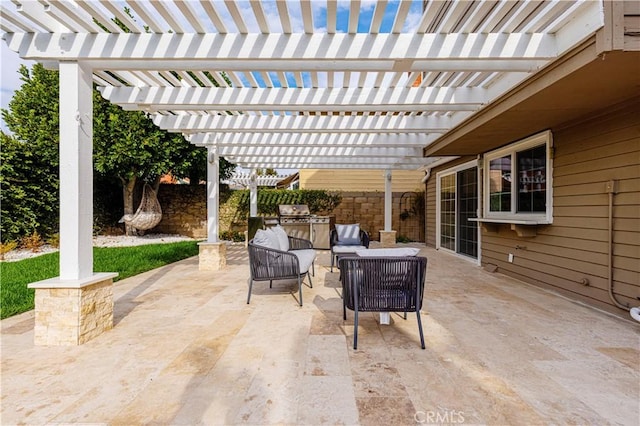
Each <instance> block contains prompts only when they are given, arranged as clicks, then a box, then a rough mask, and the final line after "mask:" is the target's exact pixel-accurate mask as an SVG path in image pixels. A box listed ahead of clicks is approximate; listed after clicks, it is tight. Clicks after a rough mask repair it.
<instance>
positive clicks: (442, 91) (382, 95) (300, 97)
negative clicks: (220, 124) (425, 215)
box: [102, 87, 488, 112]
mask: <svg viewBox="0 0 640 426" xmlns="http://www.w3.org/2000/svg"><path fill="white" fill-rule="evenodd" d="M102 95H103V96H104V97H105V99H108V100H109V101H111V102H113V103H115V104H118V105H121V106H122V107H127V106H133V107H134V109H139V108H142V109H148V110H151V111H160V110H194V109H195V110H204V109H207V110H212V111H227V110H253V111H267V110H285V111H287V110H291V111H298V110H312V111H347V112H351V111H370V110H376V109H380V110H384V111H409V112H410V111H414V110H416V109H422V110H444V111H451V110H457V111H474V110H476V109H478V108H479V107H480V106H481V105H482V104H483V103H485V102H487V101H488V98H487V92H486V90H485V89H481V88H448V87H442V88H432V87H397V88H389V89H381V88H380V89H374V88H353V89H348V88H334V89H307V88H302V89H299V88H217V87H210V88H207V87H143V88H138V87H117V88H116V87H105V88H104V89H102Z"/></svg>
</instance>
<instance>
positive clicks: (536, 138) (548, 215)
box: [479, 130, 553, 224]
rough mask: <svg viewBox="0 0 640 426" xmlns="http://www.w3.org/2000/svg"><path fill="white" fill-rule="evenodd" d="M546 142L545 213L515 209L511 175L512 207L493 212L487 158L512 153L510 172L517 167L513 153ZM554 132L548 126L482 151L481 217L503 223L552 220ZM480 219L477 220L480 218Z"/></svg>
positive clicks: (544, 222)
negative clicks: (530, 134)
mask: <svg viewBox="0 0 640 426" xmlns="http://www.w3.org/2000/svg"><path fill="white" fill-rule="evenodd" d="M542 144H545V146H546V153H547V154H546V155H547V170H546V176H545V178H546V182H547V188H546V189H547V194H546V196H547V199H546V205H547V209H546V212H544V213H517V212H516V208H517V202H516V199H515V198H516V194H517V190H518V188H517V183H518V182H517V179H511V197H512V198H511V211H510V212H492V211H490V210H489V206H490V204H489V196H490V194H489V188H490V183H489V177H490V176H489V175H490V173H489V170H490V169H489V162H490V161H491V160H493V159H496V158H500V157H504V156H506V155H511V156H512V161H511V167H512V176H515V175H516V174H515V173H513V168H515V167H517V164H516V161H515V153H516V152H519V151H524V150H527V149H529V148H533V147H535V146H539V145H542ZM552 152H553V135H552V133H551V131H550V130H546V131H544V132H541V133H538V134H535V135H533V136H530V137H528V138H526V139H523V140H520V141H518V142H514V143H512V144H510V145H507V146H505V147H503V148H500V149H497V150H495V151H490V152H487V153H485V154H484V155H483V161H482V165H483V174H484V176H483V187H484V191H483V192H484V193H483V197H482V201H483V203H482V204H483V213H484V214H483V218H482V219H487V220H486V221H491V222H504V223H520V222H527V223H530V224H551V223H553V155H552ZM482 219H479V221H482Z"/></svg>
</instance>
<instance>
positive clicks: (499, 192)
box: [484, 131, 553, 223]
mask: <svg viewBox="0 0 640 426" xmlns="http://www.w3.org/2000/svg"><path fill="white" fill-rule="evenodd" d="M552 145H553V140H552V136H551V132H550V131H546V132H543V133H539V134H537V135H534V136H531V137H530V138H527V139H525V140H522V141H519V142H516V143H514V144H511V145H509V146H507V147H505V148H501V149H499V150H496V151H492V152H489V153H487V154H485V156H484V170H485V174H484V179H485V188H487V190H486V192H485V198H484V217H485V218H487V219H504V220H505V221H506V222H508V221H527V222H532V223H551V222H552V220H553V214H552V213H553V212H552V194H551V185H550V183H551V177H552V160H551V155H550V152H551V147H552Z"/></svg>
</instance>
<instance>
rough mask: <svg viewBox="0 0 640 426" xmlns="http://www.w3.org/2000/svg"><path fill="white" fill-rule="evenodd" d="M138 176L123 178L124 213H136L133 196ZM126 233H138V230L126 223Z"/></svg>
mask: <svg viewBox="0 0 640 426" xmlns="http://www.w3.org/2000/svg"><path fill="white" fill-rule="evenodd" d="M136 181H137V178H136V177H135V176H134V177H132V178H131V179H129V180H125V179H122V197H123V200H124V215H125V216H127V215H130V216H133V215H134V214H135V212H136V211H135V206H134V205H133V201H134V200H133V196H134V194H135V190H136ZM124 227H125V232H124V233H125V235H137V230H136V228H134V227H133V226H131V225H128V224H127V223H126V222H125V223H124Z"/></svg>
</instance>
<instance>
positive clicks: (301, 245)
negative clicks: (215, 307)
mask: <svg viewBox="0 0 640 426" xmlns="http://www.w3.org/2000/svg"><path fill="white" fill-rule="evenodd" d="M276 228H279V229H276ZM248 250H249V271H250V274H251V275H250V277H249V294H248V295H247V304H248V303H249V302H250V300H251V290H252V288H253V282H254V281H269V288H272V287H273V280H286V279H297V280H298V294H299V303H300V306H302V282H303V280H304V277H305V276H307V278H308V280H309V287H311V288H312V287H313V283H312V281H311V274H310V271H311V272H314V269H315V268H314V265H313V262H314V261H315V258H316V252H315V250H314V249H313V243H312V242H311V241H309V240H305V239H302V238H295V237H289V236H287V234H286V233H285V232H284V230H282V228H280V227H279V226H278V227H275V228H271V229H267V230H258V231H257V232H256V235H255V237H254V238H253V239H252V240H251V241H249V243H248Z"/></svg>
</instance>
